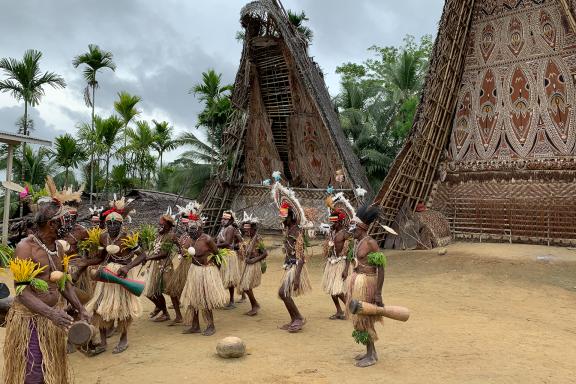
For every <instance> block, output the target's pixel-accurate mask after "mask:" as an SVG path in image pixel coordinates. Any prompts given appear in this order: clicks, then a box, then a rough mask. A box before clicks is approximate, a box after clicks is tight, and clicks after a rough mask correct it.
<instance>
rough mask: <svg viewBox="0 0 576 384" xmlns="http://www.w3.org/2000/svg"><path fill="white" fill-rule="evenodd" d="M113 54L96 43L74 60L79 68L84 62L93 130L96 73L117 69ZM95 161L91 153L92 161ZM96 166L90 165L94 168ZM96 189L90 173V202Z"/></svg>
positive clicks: (75, 65) (86, 100)
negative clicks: (106, 69)
mask: <svg viewBox="0 0 576 384" xmlns="http://www.w3.org/2000/svg"><path fill="white" fill-rule="evenodd" d="M112 59H113V55H112V53H111V52H109V51H103V50H101V49H100V47H98V46H97V45H95V44H89V45H88V52H86V53H83V54H81V55H78V56H76V57H75V58H74V60H73V61H72V65H74V68H78V67H79V66H80V65H82V64H84V65H85V68H84V72H83V75H84V80H86V88H85V89H84V101H85V102H86V105H87V106H88V107H92V130H94V118H95V116H94V105H95V104H94V100H95V98H96V88H98V85H99V84H98V80H97V79H96V74H97V73H98V71H99V70H101V69H105V68H109V69H111V70H112V71H115V70H116V64H114V61H112ZM93 161H94V157H93V155H91V162H93ZM93 168H94V167H90V169H92V170H93ZM93 189H94V174H93V173H91V175H90V204H92V192H93Z"/></svg>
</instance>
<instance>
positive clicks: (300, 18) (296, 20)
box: [288, 10, 314, 44]
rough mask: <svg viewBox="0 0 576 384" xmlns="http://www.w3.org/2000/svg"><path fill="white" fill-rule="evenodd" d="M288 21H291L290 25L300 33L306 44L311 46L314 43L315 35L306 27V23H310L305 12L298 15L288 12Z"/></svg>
mask: <svg viewBox="0 0 576 384" xmlns="http://www.w3.org/2000/svg"><path fill="white" fill-rule="evenodd" d="M288 21H290V23H291V24H292V25H293V26H294V27H296V30H297V31H298V32H299V33H300V35H301V36H302V38H303V39H304V41H306V43H308V44H310V43H311V42H312V38H313V37H314V33H312V30H311V29H310V28H308V27H307V26H305V25H304V22H305V21H308V17H306V14H305V13H304V11H301V12H300V13H296V12H293V11H291V10H288Z"/></svg>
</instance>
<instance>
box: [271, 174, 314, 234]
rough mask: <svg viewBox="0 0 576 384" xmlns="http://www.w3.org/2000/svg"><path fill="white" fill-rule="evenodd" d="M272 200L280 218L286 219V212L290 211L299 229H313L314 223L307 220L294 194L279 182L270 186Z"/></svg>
mask: <svg viewBox="0 0 576 384" xmlns="http://www.w3.org/2000/svg"><path fill="white" fill-rule="evenodd" d="M272 198H273V199H274V202H275V203H276V206H278V209H279V210H280V216H282V217H286V216H287V215H288V211H289V210H291V211H292V213H293V214H294V218H295V220H296V223H298V225H299V226H300V227H301V228H313V227H314V223H312V222H311V221H310V220H309V219H308V217H307V216H306V212H305V211H304V208H303V207H302V205H301V204H300V201H298V198H297V197H296V193H295V192H294V191H293V190H292V189H290V188H287V187H285V186H283V185H282V184H281V183H280V181H277V182H276V183H274V185H273V186H272Z"/></svg>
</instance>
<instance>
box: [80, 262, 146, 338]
mask: <svg viewBox="0 0 576 384" xmlns="http://www.w3.org/2000/svg"><path fill="white" fill-rule="evenodd" d="M122 267H123V265H121V264H116V263H108V264H107V265H106V268H108V269H109V270H111V271H112V272H114V273H116V272H118V270H119V269H120V268H122ZM136 275H137V271H136V268H132V269H131V270H130V272H128V276H127V277H128V278H129V279H136ZM86 310H87V311H88V312H89V313H92V315H93V317H92V325H94V326H95V327H97V328H100V329H108V328H110V327H112V326H114V322H115V321H117V322H118V330H119V331H125V330H126V329H127V328H128V326H129V325H130V323H131V322H132V320H133V319H134V318H138V317H140V316H141V315H142V305H141V304H140V299H139V298H138V297H137V296H134V295H133V294H131V293H130V292H128V291H127V290H126V289H124V288H123V287H122V286H121V285H119V284H114V283H104V282H101V281H99V282H97V283H96V289H95V290H94V296H93V297H92V299H91V300H90V301H89V302H88V304H86Z"/></svg>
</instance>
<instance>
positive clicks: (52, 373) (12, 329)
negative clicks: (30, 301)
mask: <svg viewBox="0 0 576 384" xmlns="http://www.w3.org/2000/svg"><path fill="white" fill-rule="evenodd" d="M33 327H34V328H36V334H37V335H38V343H39V345H40V351H41V352H42V372H43V376H44V383H45V384H68V383H70V382H72V379H71V378H72V375H71V373H70V370H69V367H68V356H67V354H66V341H67V338H68V336H67V335H66V332H65V331H63V330H61V329H60V328H58V327H56V326H55V325H54V323H52V321H50V320H48V318H47V317H43V316H39V315H36V314H33V313H32V312H30V311H29V310H28V309H27V308H26V307H24V306H23V305H22V304H19V303H14V304H13V306H12V308H11V309H10V312H9V313H8V317H7V323H6V335H5V338H4V384H22V383H24V382H25V377H26V363H27V356H28V348H29V347H28V346H29V345H30V338H31V335H32V332H33Z"/></svg>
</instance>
